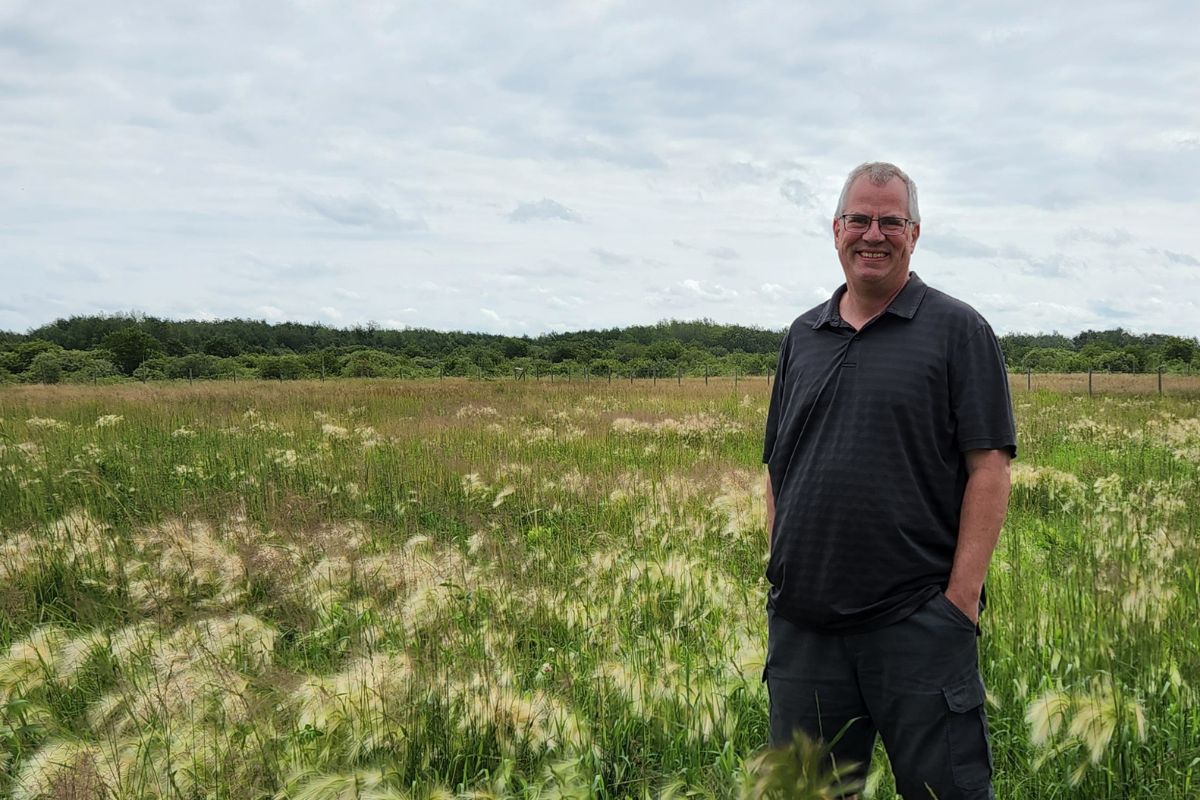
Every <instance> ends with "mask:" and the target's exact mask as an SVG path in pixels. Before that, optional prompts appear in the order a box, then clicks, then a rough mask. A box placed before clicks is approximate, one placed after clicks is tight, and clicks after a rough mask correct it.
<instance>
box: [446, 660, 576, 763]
mask: <svg viewBox="0 0 1200 800" xmlns="http://www.w3.org/2000/svg"><path fill="white" fill-rule="evenodd" d="M515 683H516V681H515V679H514V676H513V675H512V674H511V673H508V672H501V673H499V674H496V675H487V676H484V675H475V676H473V677H472V678H471V679H470V680H468V681H465V682H462V681H448V682H447V683H446V685H445V690H446V694H447V695H448V696H449V697H450V699H451V707H452V709H453V711H454V714H455V716H456V717H457V719H458V727H459V730H461V731H463V732H464V733H474V734H477V735H478V734H485V733H491V734H493V735H494V736H495V738H496V741H497V743H498V744H499V745H500V747H501V749H502V750H503V752H505V753H506V754H510V755H511V754H515V753H516V752H517V750H518V749H519V748H520V747H521V746H523V745H528V746H531V747H534V748H535V749H544V750H549V751H555V750H561V749H568V750H571V751H573V752H582V751H583V750H585V749H587V748H589V747H590V735H589V733H588V731H587V730H586V728H585V726H584V725H583V723H582V722H581V721H580V720H579V719H578V718H577V717H576V716H575V714H573V713H572V712H571V711H570V710H568V709H567V708H566V707H565V706H564V705H563V704H562V703H561V702H559V701H558V700H556V699H555V698H552V697H550V696H549V695H547V694H546V693H545V692H542V691H541V690H534V691H532V692H520V691H516V690H514V689H513V688H512V687H513V685H514V684H515Z"/></svg>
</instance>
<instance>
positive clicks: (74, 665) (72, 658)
mask: <svg viewBox="0 0 1200 800" xmlns="http://www.w3.org/2000/svg"><path fill="white" fill-rule="evenodd" d="M108 646H109V639H108V634H107V633H105V632H104V631H102V630H99V629H97V630H92V631H88V632H87V633H85V634H83V635H82V636H76V637H75V638H73V639H71V640H70V641H68V642H66V643H65V644H63V645H62V648H61V650H60V652H59V658H58V666H57V670H56V674H57V678H58V680H60V681H72V680H74V679H75V677H76V675H78V673H79V671H80V670H81V669H83V667H84V666H85V665H86V664H87V663H88V662H89V661H91V660H92V658H93V657H94V656H97V655H99V654H101V653H107V652H108Z"/></svg>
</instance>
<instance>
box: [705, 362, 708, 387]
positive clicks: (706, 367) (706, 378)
mask: <svg viewBox="0 0 1200 800" xmlns="http://www.w3.org/2000/svg"><path fill="white" fill-rule="evenodd" d="M704 385H705V386H708V364H705V365H704Z"/></svg>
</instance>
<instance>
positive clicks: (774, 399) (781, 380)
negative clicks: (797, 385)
mask: <svg viewBox="0 0 1200 800" xmlns="http://www.w3.org/2000/svg"><path fill="white" fill-rule="evenodd" d="M791 339H792V335H791V331H788V333H787V335H786V336H784V337H783V343H782V344H780V345H779V362H778V363H777V364H776V367H775V385H774V386H773V387H772V388H771V405H770V406H769V407H768V409H767V431H766V435H765V436H764V437H763V457H762V460H763V463H764V464H766V463H768V462H769V461H770V460H771V453H772V452H774V450H775V439H776V438H778V436H779V418H780V416H781V415H782V414H783V400H784V398H785V397H786V396H787V387H786V386H785V385H784V384H786V383H787V363H788V349H789V347H788V344H789V342H791Z"/></svg>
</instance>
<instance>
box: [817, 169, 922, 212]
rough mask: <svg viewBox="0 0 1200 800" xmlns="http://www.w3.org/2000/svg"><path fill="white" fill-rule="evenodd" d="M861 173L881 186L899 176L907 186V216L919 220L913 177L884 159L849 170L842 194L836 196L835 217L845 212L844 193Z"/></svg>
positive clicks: (915, 185)
mask: <svg viewBox="0 0 1200 800" xmlns="http://www.w3.org/2000/svg"><path fill="white" fill-rule="evenodd" d="M863 175H866V176H867V179H868V180H870V181H871V183H873V184H875V185H876V186H883V185H884V184H886V183H887V182H888V181H890V180H891V179H892V178H899V179H900V180H901V182H903V183H904V185H905V186H906V187H908V218H909V219H911V220H912V221H913V222H920V221H921V212H920V211H919V210H918V208H917V184H915V183H913V179H912V178H910V177H908V175H906V174H905V172H904V170H902V169H900V168H899V167H897V166H896V165H895V164H889V163H888V162H886V161H868V162H867V163H865V164H859V165H858V166H857V167H855V168H854V169H852V170H850V174H849V175H848V176H847V177H846V183H845V184H844V185H843V186H842V194H841V196H840V197H839V198H838V204H837V213H836V214H834V216H835V217H840V216H841V215H842V214H843V213H845V210H846V195H848V194H849V193H850V187H851V186H852V185H854V181H856V180H857V179H859V178H861V177H862V176H863Z"/></svg>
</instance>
